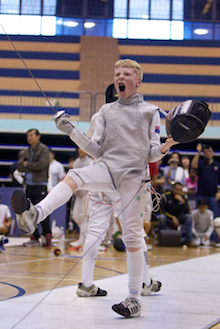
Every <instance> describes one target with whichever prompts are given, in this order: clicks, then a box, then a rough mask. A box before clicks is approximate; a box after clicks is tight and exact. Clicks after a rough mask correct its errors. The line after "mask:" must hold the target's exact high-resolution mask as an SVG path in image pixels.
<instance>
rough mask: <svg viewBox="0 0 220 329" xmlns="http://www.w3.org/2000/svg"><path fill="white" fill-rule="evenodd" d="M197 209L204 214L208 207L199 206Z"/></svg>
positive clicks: (204, 205)
mask: <svg viewBox="0 0 220 329" xmlns="http://www.w3.org/2000/svg"><path fill="white" fill-rule="evenodd" d="M198 207H199V210H200V211H201V212H206V210H207V209H208V206H207V205H206V204H200V205H199V206H198Z"/></svg>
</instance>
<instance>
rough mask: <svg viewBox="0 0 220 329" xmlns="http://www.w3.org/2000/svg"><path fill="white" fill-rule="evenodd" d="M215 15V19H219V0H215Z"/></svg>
mask: <svg viewBox="0 0 220 329" xmlns="http://www.w3.org/2000/svg"><path fill="white" fill-rule="evenodd" d="M215 15H216V20H217V21H220V0H216V11H215Z"/></svg>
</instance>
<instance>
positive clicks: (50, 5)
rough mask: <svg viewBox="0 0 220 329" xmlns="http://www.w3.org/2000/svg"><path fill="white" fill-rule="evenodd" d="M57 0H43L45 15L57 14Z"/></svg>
mask: <svg viewBox="0 0 220 329" xmlns="http://www.w3.org/2000/svg"><path fill="white" fill-rule="evenodd" d="M56 4H57V1H56V0H44V1H43V15H48V16H54V15H56Z"/></svg>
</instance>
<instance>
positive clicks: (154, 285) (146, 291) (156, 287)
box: [141, 279, 162, 296]
mask: <svg viewBox="0 0 220 329" xmlns="http://www.w3.org/2000/svg"><path fill="white" fill-rule="evenodd" d="M161 287H162V284H161V282H160V281H153V280H152V279H151V284H150V286H149V287H147V286H146V284H145V283H143V286H142V290H141V296H149V295H150V294H152V293H154V292H158V291H160V289H161Z"/></svg>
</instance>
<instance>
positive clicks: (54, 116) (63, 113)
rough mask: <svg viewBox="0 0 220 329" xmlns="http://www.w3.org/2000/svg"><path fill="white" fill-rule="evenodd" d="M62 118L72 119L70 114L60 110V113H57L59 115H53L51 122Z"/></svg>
mask: <svg viewBox="0 0 220 329" xmlns="http://www.w3.org/2000/svg"><path fill="white" fill-rule="evenodd" d="M61 116H65V117H67V118H69V117H70V116H69V114H68V113H66V111H65V110H60V111H57V113H56V114H54V115H53V117H52V119H51V121H54V120H56V119H58V118H59V117H61Z"/></svg>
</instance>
